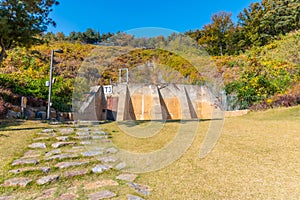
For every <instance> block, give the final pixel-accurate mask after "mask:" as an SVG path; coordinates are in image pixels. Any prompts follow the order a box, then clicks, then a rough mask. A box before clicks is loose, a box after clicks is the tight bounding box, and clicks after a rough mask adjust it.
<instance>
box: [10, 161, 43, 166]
mask: <svg viewBox="0 0 300 200" xmlns="http://www.w3.org/2000/svg"><path fill="white" fill-rule="evenodd" d="M27 164H34V165H37V164H39V160H37V159H17V160H14V161H13V162H12V164H11V165H12V166H15V165H27Z"/></svg>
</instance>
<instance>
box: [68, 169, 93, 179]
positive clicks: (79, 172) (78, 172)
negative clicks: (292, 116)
mask: <svg viewBox="0 0 300 200" xmlns="http://www.w3.org/2000/svg"><path fill="white" fill-rule="evenodd" d="M88 172H89V170H88V169H82V170H76V171H66V172H65V173H64V177H66V178H71V177H74V176H83V175H86V174H87V173H88Z"/></svg>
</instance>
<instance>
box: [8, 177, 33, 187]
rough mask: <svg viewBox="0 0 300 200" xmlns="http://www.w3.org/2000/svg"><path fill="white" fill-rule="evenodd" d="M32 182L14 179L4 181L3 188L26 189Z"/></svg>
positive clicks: (25, 179)
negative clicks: (19, 187) (16, 187)
mask: <svg viewBox="0 0 300 200" xmlns="http://www.w3.org/2000/svg"><path fill="white" fill-rule="evenodd" d="M31 182H32V180H31V179H29V178H12V179H8V180H6V181H4V183H3V184H2V186H5V187H10V186H21V187H26V186H27V185H28V184H29V183H31Z"/></svg>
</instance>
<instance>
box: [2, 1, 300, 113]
mask: <svg viewBox="0 0 300 200" xmlns="http://www.w3.org/2000/svg"><path fill="white" fill-rule="evenodd" d="M52 4H56V2H55V1H53V2H52ZM19 5H21V4H17V5H15V6H16V12H20V13H22V11H23V10H22V8H21V7H20V6H19ZM1 6H2V7H1V13H0V14H1V16H2V15H3V16H6V15H9V9H8V8H9V7H7V10H5V9H4V8H6V7H5V6H7V5H6V4H5V6H3V5H2V4H1ZM48 9H49V8H48ZM6 11H7V13H6ZM47 12H50V10H48V11H47ZM39 14H41V13H37V14H36V15H37V16H38V15H39ZM3 19H5V18H2V20H1V21H0V23H1V24H6V23H7V21H5V20H3ZM7 19H9V18H7ZM238 19H239V20H238V22H237V23H234V22H233V20H232V16H231V13H226V12H219V13H216V14H214V15H213V16H212V18H211V23H210V24H207V25H205V26H203V27H202V29H198V30H193V31H188V32H186V33H184V34H179V36H180V37H183V36H189V37H190V38H192V40H193V41H194V42H195V43H196V44H197V45H199V46H200V47H203V48H204V49H205V50H206V51H207V52H208V53H209V55H210V56H211V57H210V59H211V58H212V60H213V61H214V63H215V68H216V69H215V71H216V72H217V74H214V76H217V77H220V78H222V79H223V81H224V83H225V90H226V93H227V95H228V101H229V104H230V106H229V108H230V109H244V108H252V109H266V108H271V107H277V106H293V105H296V104H300V92H299V91H300V53H299V52H300V32H299V29H300V3H299V1H298V0H289V1H286V0H262V1H261V2H256V3H252V4H251V5H249V7H248V8H245V9H243V10H242V12H241V13H240V14H239V16H238ZM29 20H31V19H29ZM51 23H54V22H53V21H51V20H49V21H46V22H45V21H42V22H41V25H43V28H42V29H37V30H34V31H31V30H30V29H28V30H27V31H28V35H27V36H26V37H27V38H26V37H25V35H23V34H22V32H19V31H15V32H14V31H13V30H14V29H15V30H17V26H16V27H15V26H14V25H18V24H14V21H11V22H10V24H11V25H10V26H6V28H7V30H6V29H2V28H1V31H0V38H1V41H2V42H1V48H2V49H1V59H0V61H1V62H0V117H3V116H5V114H6V113H7V112H8V110H15V111H19V110H20V108H19V105H20V99H21V96H27V97H28V99H29V101H28V104H29V105H30V106H33V107H37V106H45V105H47V102H46V100H47V95H48V88H47V87H46V86H45V82H46V81H47V80H48V79H49V67H50V57H51V50H52V49H61V50H63V53H56V54H55V57H54V66H55V69H54V77H55V79H56V82H55V84H54V85H53V107H54V108H55V109H56V110H58V111H70V110H71V106H72V105H71V101H72V92H73V88H74V81H75V77H76V76H77V73H78V70H79V68H80V66H81V64H82V62H83V61H84V60H85V59H86V58H87V56H88V55H89V54H90V53H91V51H92V50H93V49H96V48H98V49H100V50H99V51H101V52H102V50H105V49H107V48H112V47H109V46H117V47H122V48H124V47H126V46H131V47H133V48H135V50H134V51H131V52H130V53H129V54H126V55H123V56H121V57H119V58H118V59H117V60H116V62H114V63H113V64H111V65H110V66H108V68H107V69H106V70H105V71H104V72H101V74H99V80H97V84H108V83H110V82H111V81H112V82H117V78H118V69H119V68H120V67H123V66H126V67H128V68H129V69H132V68H134V67H136V66H138V65H140V64H143V63H147V62H158V63H160V64H163V65H165V66H167V67H169V68H170V69H172V70H176V71H178V72H180V74H181V75H182V76H183V78H185V79H189V82H187V83H190V84H202V83H203V82H205V81H208V80H209V77H207V76H205V75H204V74H203V73H202V72H201V70H200V71H199V70H198V71H197V70H195V68H194V67H193V66H192V64H191V63H189V62H188V61H187V60H184V59H182V58H180V56H179V55H176V54H174V52H173V53H172V52H168V51H166V50H162V49H160V47H161V46H167V45H173V46H174V47H175V48H177V47H180V43H176V42H173V41H175V40H176V38H177V37H178V34H175V33H174V34H172V35H170V36H168V37H164V36H158V37H152V38H135V37H134V36H133V35H129V34H125V33H120V32H118V33H117V34H114V33H101V34H100V33H99V32H98V31H95V30H93V29H91V28H88V29H87V30H86V31H85V32H75V31H73V32H71V33H70V34H69V35H64V33H61V32H58V33H56V34H53V33H44V34H37V33H39V31H40V32H43V31H45V27H46V26H47V25H49V24H51ZM24 26H26V24H25V25H24ZM11 32H14V33H15V35H9V34H10V33H11ZM18 34H19V35H18ZM30 34H33V35H30ZM111 36H114V37H111ZM119 36H121V38H120V37H119ZM180 37H179V40H181V39H180ZM22 38H23V39H22ZM99 44H102V45H99ZM197 45H196V46H197ZM101 48H102V49H101ZM107 56H110V55H104V57H107ZM2 59H3V60H2ZM93 59H96V58H93ZM93 62H94V63H96V64H97V59H96V60H94V61H93ZM199 65H201V64H199ZM212 67H213V66H212ZM96 73H97V72H96ZM139 75H141V74H139ZM143 76H145V74H144V75H143ZM143 76H141V77H143ZM141 77H140V78H141Z"/></svg>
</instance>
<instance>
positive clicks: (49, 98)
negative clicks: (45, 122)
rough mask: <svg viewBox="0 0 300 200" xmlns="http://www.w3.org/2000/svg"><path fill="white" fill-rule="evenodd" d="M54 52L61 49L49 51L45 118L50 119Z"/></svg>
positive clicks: (60, 51) (59, 51)
mask: <svg viewBox="0 0 300 200" xmlns="http://www.w3.org/2000/svg"><path fill="white" fill-rule="evenodd" d="M54 52H56V53H63V50H61V49H58V50H52V51H51V61H50V62H51V63H50V75H49V86H48V87H49V94H48V107H47V119H49V120H50V113H51V110H50V108H51V93H52V79H53V78H52V77H53V61H54Z"/></svg>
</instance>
